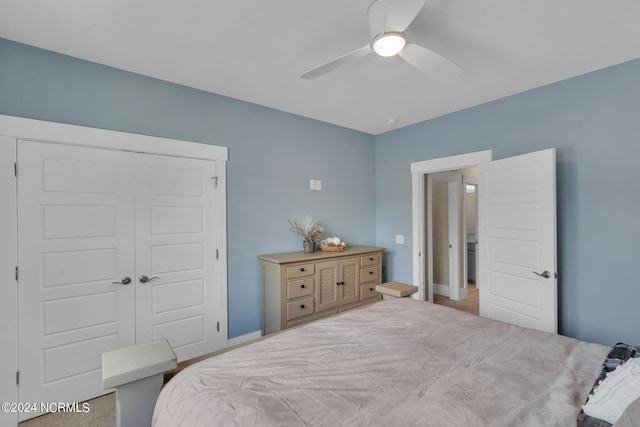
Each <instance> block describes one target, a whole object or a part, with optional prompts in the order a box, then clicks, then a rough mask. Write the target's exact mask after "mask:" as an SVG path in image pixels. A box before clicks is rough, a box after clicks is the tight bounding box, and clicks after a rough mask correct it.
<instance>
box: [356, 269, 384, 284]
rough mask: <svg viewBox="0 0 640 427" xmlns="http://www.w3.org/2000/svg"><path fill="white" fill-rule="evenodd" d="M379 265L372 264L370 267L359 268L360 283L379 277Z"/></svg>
mask: <svg viewBox="0 0 640 427" xmlns="http://www.w3.org/2000/svg"><path fill="white" fill-rule="evenodd" d="M379 270H380V267H379V266H377V265H372V266H371V267H366V268H361V269H360V283H367V282H371V281H373V280H378V279H379V278H380V273H379V272H378V271H379Z"/></svg>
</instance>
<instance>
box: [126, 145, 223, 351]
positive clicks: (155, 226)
mask: <svg viewBox="0 0 640 427" xmlns="http://www.w3.org/2000/svg"><path fill="white" fill-rule="evenodd" d="M135 169H136V225H135V230H136V273H135V280H136V289H137V290H136V301H137V307H136V319H137V320H136V341H137V342H138V343H143V342H147V341H152V340H155V339H158V338H167V340H168V341H169V343H170V344H171V346H172V347H173V349H174V351H175V352H176V355H177V356H178V361H182V360H186V359H191V358H193V357H197V356H201V355H203V354H206V353H210V352H213V351H215V350H216V349H217V348H219V346H218V345H217V344H218V342H217V340H218V337H219V336H221V334H220V333H219V328H218V325H217V321H218V320H219V319H218V318H217V317H216V316H217V313H218V310H212V308H213V307H217V306H218V304H219V300H220V297H219V291H220V290H219V286H216V283H215V277H216V271H215V265H216V262H215V261H216V239H217V236H216V232H215V230H216V222H217V219H216V206H215V191H216V184H217V183H216V179H215V178H214V177H215V176H216V175H215V162H213V161H206V160H195V159H179V158H172V157H166V156H154V155H139V156H137V157H136V165H135ZM143 276H144V277H146V278H147V279H145V278H144V277H143Z"/></svg>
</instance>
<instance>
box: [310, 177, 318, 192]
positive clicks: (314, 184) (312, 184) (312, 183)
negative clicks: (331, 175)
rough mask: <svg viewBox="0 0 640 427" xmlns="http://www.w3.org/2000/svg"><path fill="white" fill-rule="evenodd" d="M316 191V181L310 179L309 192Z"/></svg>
mask: <svg viewBox="0 0 640 427" xmlns="http://www.w3.org/2000/svg"><path fill="white" fill-rule="evenodd" d="M315 189H316V180H315V179H310V180H309V190H315Z"/></svg>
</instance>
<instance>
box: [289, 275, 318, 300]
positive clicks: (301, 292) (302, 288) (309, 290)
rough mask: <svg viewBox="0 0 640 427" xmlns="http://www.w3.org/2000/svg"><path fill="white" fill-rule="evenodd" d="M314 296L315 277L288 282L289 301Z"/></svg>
mask: <svg viewBox="0 0 640 427" xmlns="http://www.w3.org/2000/svg"><path fill="white" fill-rule="evenodd" d="M307 295H313V276H311V277H306V278H304V279H298V280H293V281H291V282H287V299H295V298H300V297H304V296H307Z"/></svg>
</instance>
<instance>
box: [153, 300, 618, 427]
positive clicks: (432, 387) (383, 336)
mask: <svg viewBox="0 0 640 427" xmlns="http://www.w3.org/2000/svg"><path fill="white" fill-rule="evenodd" d="M607 352H608V347H605V346H602V345H599V344H590V343H586V342H581V341H577V340H575V339H571V338H567V337H563V336H560V335H552V334H548V333H545V332H538V331H533V330H529V329H523V328H519V327H517V326H513V325H509V324H505V323H500V322H495V321H492V320H488V319H483V318H480V317H477V316H472V315H469V314H466V313H462V312H459V311H456V310H453V309H450V308H446V307H442V306H437V305H433V304H430V303H424V302H418V301H413V300H410V299H408V298H402V299H391V300H384V301H382V302H380V303H377V304H374V305H373V306H370V307H368V308H366V309H362V310H354V311H350V312H347V313H345V314H342V315H340V316H336V317H332V318H329V319H324V320H320V321H317V322H315V323H311V324H308V325H305V326H302V327H299V328H296V329H291V330H288V331H286V332H284V333H281V334H277V335H275V336H271V337H268V338H266V339H264V340H262V341H259V342H256V343H253V344H250V345H248V346H245V347H242V348H239V349H236V350H233V351H231V352H228V353H225V354H222V355H219V356H216V357H214V358H211V359H208V360H205V361H203V362H200V363H198V364H195V365H193V366H191V367H189V368H187V369H185V370H184V371H182V372H181V373H180V374H178V375H177V376H176V377H175V378H174V379H173V380H172V381H170V382H169V384H167V385H166V386H165V387H164V389H163V390H162V393H161V394H160V397H159V398H158V402H157V404H156V408H155V413H154V422H153V425H154V426H155V427H176V426H228V425H234V426H254V425H255V426H304V425H313V426H438V427H447V426H465V427H466V426H491V427H497V426H536V427H538V426H575V425H576V417H577V415H578V412H579V411H580V406H581V405H582V404H583V403H584V401H585V398H586V397H587V394H588V392H589V390H590V388H591V386H592V385H593V382H594V380H595V379H596V377H597V376H598V374H599V371H600V366H601V364H602V362H603V360H604V358H605V357H606V355H607Z"/></svg>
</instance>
